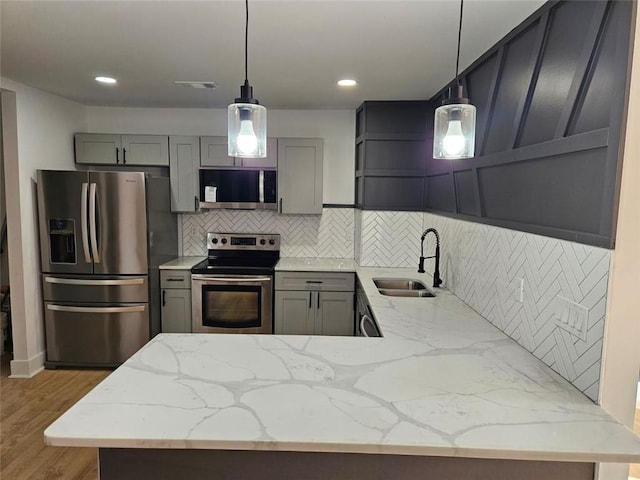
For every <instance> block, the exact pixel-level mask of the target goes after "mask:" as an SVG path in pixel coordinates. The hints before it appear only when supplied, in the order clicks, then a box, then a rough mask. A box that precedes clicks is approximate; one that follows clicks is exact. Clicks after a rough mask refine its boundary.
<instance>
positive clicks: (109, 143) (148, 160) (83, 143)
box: [74, 133, 169, 166]
mask: <svg viewBox="0 0 640 480" xmlns="http://www.w3.org/2000/svg"><path fill="white" fill-rule="evenodd" d="M74 141H75V152H76V163H82V164H87V165H131V166H135V165H150V166H169V137H168V136H167V135H118V134H109V133H76V134H75V137H74Z"/></svg>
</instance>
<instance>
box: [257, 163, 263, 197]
mask: <svg viewBox="0 0 640 480" xmlns="http://www.w3.org/2000/svg"><path fill="white" fill-rule="evenodd" d="M258 201H259V202H260V203H264V170H260V173H259V174H258Z"/></svg>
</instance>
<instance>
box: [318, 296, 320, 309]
mask: <svg viewBox="0 0 640 480" xmlns="http://www.w3.org/2000/svg"><path fill="white" fill-rule="evenodd" d="M318 310H320V292H318Z"/></svg>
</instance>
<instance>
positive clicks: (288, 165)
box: [278, 138, 323, 214]
mask: <svg viewBox="0 0 640 480" xmlns="http://www.w3.org/2000/svg"><path fill="white" fill-rule="evenodd" d="M322 161H323V140H322V139H320V138H279V139H278V197H279V211H280V213H284V214H321V213H322Z"/></svg>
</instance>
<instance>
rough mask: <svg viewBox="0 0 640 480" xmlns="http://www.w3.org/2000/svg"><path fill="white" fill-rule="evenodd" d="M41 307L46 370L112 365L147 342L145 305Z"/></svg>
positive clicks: (56, 304)
mask: <svg viewBox="0 0 640 480" xmlns="http://www.w3.org/2000/svg"><path fill="white" fill-rule="evenodd" d="M44 308H45V330H46V340H47V367H50V366H56V365H61V366H62V365H68V366H71V365H77V366H80V365H83V366H116V365H119V364H121V363H122V362H124V361H125V360H126V359H127V358H129V357H130V356H131V355H133V354H134V353H135V352H136V351H137V350H139V349H140V347H142V346H143V345H144V344H145V343H147V342H148V341H149V310H148V308H147V305H146V304H128V305H109V306H77V305H61V304H59V303H52V302H45V305H44Z"/></svg>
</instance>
